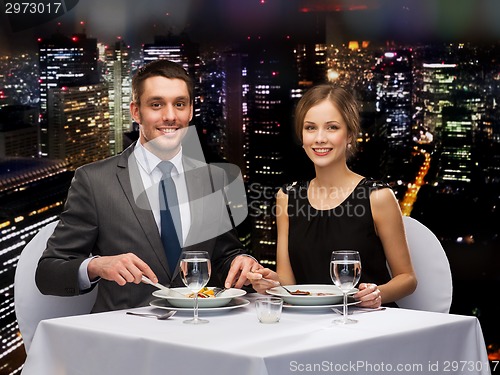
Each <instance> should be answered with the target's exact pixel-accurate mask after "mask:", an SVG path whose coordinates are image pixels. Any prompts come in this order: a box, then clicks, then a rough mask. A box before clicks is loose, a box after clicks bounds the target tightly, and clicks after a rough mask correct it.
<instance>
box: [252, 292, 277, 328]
mask: <svg viewBox="0 0 500 375" xmlns="http://www.w3.org/2000/svg"><path fill="white" fill-rule="evenodd" d="M282 309H283V300H282V299H281V298H277V297H261V298H257V299H256V300H255V310H256V311H257V318H259V321H260V322H261V323H265V324H267V323H278V322H279V321H280V318H281V310H282Z"/></svg>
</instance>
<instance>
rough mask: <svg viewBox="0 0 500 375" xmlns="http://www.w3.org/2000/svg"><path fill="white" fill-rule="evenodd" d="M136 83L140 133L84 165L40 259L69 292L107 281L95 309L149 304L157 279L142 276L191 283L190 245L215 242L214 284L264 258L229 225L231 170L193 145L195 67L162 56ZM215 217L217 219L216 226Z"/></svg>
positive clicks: (51, 279)
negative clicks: (186, 144) (199, 155)
mask: <svg viewBox="0 0 500 375" xmlns="http://www.w3.org/2000/svg"><path fill="white" fill-rule="evenodd" d="M132 91H133V102H132V103H131V104H130V110H131V113H132V117H133V118H134V120H135V121H136V122H137V123H138V124H139V128H140V137H139V140H138V141H137V142H136V143H134V144H132V145H131V146H130V147H128V148H127V149H126V150H125V151H123V153H122V154H120V155H117V156H114V157H111V158H108V159H106V160H102V161H99V162H96V163H91V164H88V165H85V166H83V167H81V168H79V169H77V170H76V172H75V177H74V179H73V181H72V184H71V187H70V190H69V192H68V198H67V201H66V205H65V209H64V211H63V213H62V214H61V216H60V222H59V224H58V226H57V227H56V229H55V232H54V234H53V236H52V237H51V238H50V240H49V241H48V243H47V248H46V250H45V252H44V253H43V255H42V257H41V259H40V261H39V264H38V268H37V272H36V283H37V286H38V288H39V289H40V291H41V292H42V293H44V294H53V295H63V296H64V295H77V294H81V293H86V292H88V291H90V290H92V289H93V288H94V287H95V286H96V285H97V284H99V289H98V294H97V300H96V303H95V305H94V308H93V311H94V312H97V311H108V310H116V309H123V308H130V307H137V306H145V305H147V304H148V303H149V302H150V301H151V300H152V294H151V292H152V291H153V288H152V287H151V286H149V285H146V284H144V283H141V279H142V276H143V275H144V276H147V277H148V278H149V279H151V280H152V281H153V282H159V283H161V284H163V285H170V286H179V285H182V283H181V281H180V276H179V266H178V258H179V255H180V252H181V251H185V250H205V251H208V252H209V254H210V257H211V261H212V279H211V281H210V285H213V286H216V285H222V284H224V285H225V286H226V287H228V286H234V287H236V288H241V287H242V286H243V285H244V284H245V283H247V279H246V274H247V272H248V271H249V270H251V269H254V270H255V269H258V268H261V266H260V265H259V264H258V263H257V262H256V260H255V259H253V258H252V257H249V256H246V255H245V254H243V253H244V251H243V250H242V246H241V243H240V242H239V240H238V237H237V235H236V232H235V230H234V229H232V227H231V226H230V225H226V226H224V221H226V222H227V221H228V220H225V218H226V219H227V216H228V210H227V207H226V203H225V201H224V199H223V196H221V194H219V197H220V198H221V199H213V197H216V196H217V194H215V193H217V192H222V191H224V187H225V186H226V184H227V177H226V176H225V173H224V170H222V169H221V168H217V167H213V166H208V165H206V164H204V163H201V162H200V161H199V160H195V159H192V158H189V157H188V156H187V155H186V154H187V152H186V151H189V150H187V149H186V150H185V149H184V148H183V140H184V139H185V138H188V134H189V130H190V129H189V122H190V121H191V119H192V117H193V81H192V79H191V77H189V75H188V74H187V73H186V71H185V70H184V69H183V68H182V67H181V66H180V65H178V64H176V63H173V62H171V61H168V60H157V61H154V62H152V63H150V64H148V65H146V66H144V67H142V68H141V69H139V70H138V71H137V73H136V74H135V76H134V77H133V80H132ZM138 187H139V188H138ZM137 191H139V193H137ZM207 197H210V199H207ZM208 201H210V202H208ZM214 201H215V203H214ZM213 223H216V225H217V228H216V229H215V230H213V231H212V232H207V229H206V228H207V227H213ZM219 223H221V224H219ZM207 233H210V234H209V235H207ZM212 234H213V235H212Z"/></svg>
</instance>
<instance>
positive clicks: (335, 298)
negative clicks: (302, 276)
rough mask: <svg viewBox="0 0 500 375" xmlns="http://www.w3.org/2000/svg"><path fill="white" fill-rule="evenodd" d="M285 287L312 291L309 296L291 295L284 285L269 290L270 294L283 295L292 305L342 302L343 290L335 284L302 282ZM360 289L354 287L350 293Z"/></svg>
mask: <svg viewBox="0 0 500 375" xmlns="http://www.w3.org/2000/svg"><path fill="white" fill-rule="evenodd" d="M285 288H287V289H288V290H290V291H292V292H294V291H296V290H301V291H307V292H310V293H312V294H311V295H308V296H295V295H290V294H289V293H288V292H287V291H286V290H284V289H283V288H282V287H280V286H277V287H274V288H271V289H268V290H267V293H268V294H271V295H273V296H276V297H281V298H282V299H283V301H285V302H286V303H289V304H290V305H300V306H318V305H334V304H342V298H343V294H342V291H341V290H340V289H339V288H338V287H336V286H335V285H327V284H324V285H321V284H301V285H285ZM357 291H358V290H357V289H353V290H352V291H350V292H349V293H348V294H354V293H356V292H357ZM318 293H326V294H327V295H318Z"/></svg>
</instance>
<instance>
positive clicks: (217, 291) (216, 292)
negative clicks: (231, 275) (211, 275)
mask: <svg viewBox="0 0 500 375" xmlns="http://www.w3.org/2000/svg"><path fill="white" fill-rule="evenodd" d="M228 289H230V288H219V287H216V288H214V289H213V292H214V297H219V296H220V295H221V294H222V293H224V292H225V291H226V290H228Z"/></svg>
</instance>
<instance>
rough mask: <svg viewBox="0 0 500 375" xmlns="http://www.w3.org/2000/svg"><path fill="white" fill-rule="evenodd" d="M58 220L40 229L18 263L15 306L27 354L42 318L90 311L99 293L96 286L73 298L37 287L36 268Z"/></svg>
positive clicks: (15, 281) (15, 282)
mask: <svg viewBox="0 0 500 375" xmlns="http://www.w3.org/2000/svg"><path fill="white" fill-rule="evenodd" d="M57 223H58V222H57V221H56V222H51V223H49V224H47V225H46V226H45V227H43V228H42V229H40V231H39V232H38V233H37V234H36V235H35V236H34V237H33V239H32V240H31V241H30V242H29V243H28V244H27V245H26V246H25V248H24V249H23V251H22V252H21V256H20V257H19V261H18V263H17V268H16V274H15V277H14V307H15V311H16V317H17V323H18V325H19V330H20V331H21V336H22V337H23V342H24V347H25V350H26V353H28V351H29V347H30V345H31V340H32V339H33V336H34V334H35V330H36V328H37V326H38V323H39V322H40V321H41V320H44V319H50V318H59V317H62V316H70V315H80V314H88V313H89V312H90V311H91V309H92V306H93V305H94V302H95V299H96V295H97V287H96V288H94V290H92V292H91V293H87V294H83V295H79V296H74V297H58V296H46V295H43V294H42V293H40V291H39V290H38V288H37V286H36V284H35V271H36V267H37V264H38V260H39V259H40V256H41V255H42V252H43V250H44V249H45V246H46V244H47V240H48V239H49V237H50V236H51V235H52V233H53V231H54V228H55V227H56V225H57Z"/></svg>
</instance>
